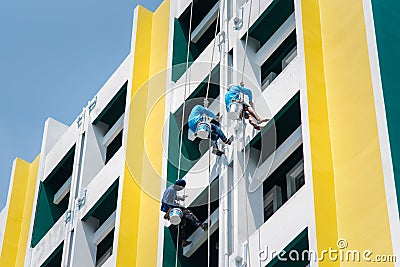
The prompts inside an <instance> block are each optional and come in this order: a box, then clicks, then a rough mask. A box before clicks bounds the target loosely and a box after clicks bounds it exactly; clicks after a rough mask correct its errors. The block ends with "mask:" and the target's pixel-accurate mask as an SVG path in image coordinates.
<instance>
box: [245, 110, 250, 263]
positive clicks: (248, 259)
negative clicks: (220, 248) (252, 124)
mask: <svg viewBox="0 0 400 267" xmlns="http://www.w3.org/2000/svg"><path fill="white" fill-rule="evenodd" d="M245 123H246V121H245V117H244V116H243V178H244V184H245V196H247V199H246V203H245V206H246V242H247V251H246V252H245V253H247V254H248V255H249V256H250V242H249V214H248V213H249V212H248V196H249V195H248V194H249V190H248V187H247V175H246V139H245V131H246V124H245ZM243 256H244V255H243ZM247 261H248V266H249V267H251V263H250V262H251V259H250V257H247Z"/></svg>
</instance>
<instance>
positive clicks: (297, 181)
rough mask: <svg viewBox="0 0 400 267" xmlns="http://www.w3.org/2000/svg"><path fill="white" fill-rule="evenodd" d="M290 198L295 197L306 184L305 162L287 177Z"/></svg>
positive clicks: (292, 170)
mask: <svg viewBox="0 0 400 267" xmlns="http://www.w3.org/2000/svg"><path fill="white" fill-rule="evenodd" d="M286 183H287V194H288V197H291V196H293V195H294V194H295V193H296V192H297V191H298V190H299V189H300V188H301V187H302V186H303V185H304V183H305V181H304V162H303V159H302V160H300V162H299V163H297V164H296V165H295V166H294V167H293V168H292V169H291V170H290V171H289V172H288V173H287V175H286Z"/></svg>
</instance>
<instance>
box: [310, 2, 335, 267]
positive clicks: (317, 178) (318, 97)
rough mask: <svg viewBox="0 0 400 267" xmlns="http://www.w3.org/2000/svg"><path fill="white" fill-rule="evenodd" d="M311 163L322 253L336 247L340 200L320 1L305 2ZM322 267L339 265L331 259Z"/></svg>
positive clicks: (317, 229)
mask: <svg viewBox="0 0 400 267" xmlns="http://www.w3.org/2000/svg"><path fill="white" fill-rule="evenodd" d="M302 18H303V21H302V25H303V32H304V36H303V37H304V54H305V63H306V83H307V101H308V114H309V128H310V139H311V140H310V147H311V164H312V177H313V188H314V207H315V220H316V235H317V247H318V252H319V254H321V252H322V250H324V249H326V248H329V247H336V242H337V240H338V230H337V224H336V216H337V214H336V200H335V191H334V175H333V164H332V151H331V145H330V140H331V136H330V132H329V119H328V107H327V95H326V84H325V70H324V62H323V51H322V35H321V21H320V16H319V3H318V0H310V1H302ZM320 266H321V267H323V266H339V263H338V262H337V263H333V262H331V261H329V260H323V261H321V262H320Z"/></svg>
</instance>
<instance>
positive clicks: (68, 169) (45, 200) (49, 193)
mask: <svg viewBox="0 0 400 267" xmlns="http://www.w3.org/2000/svg"><path fill="white" fill-rule="evenodd" d="M74 155H75V145H74V146H73V147H72V148H71V149H70V150H69V151H68V152H67V154H66V155H65V156H64V158H63V159H62V160H61V161H60V163H59V164H58V165H57V166H56V167H55V168H54V169H53V171H52V172H51V173H50V174H49V176H47V178H46V179H45V180H44V181H43V182H40V185H39V193H38V194H39V195H38V200H37V203H36V213H35V221H34V224H33V231H32V240H31V247H35V246H36V245H37V244H38V243H39V241H40V240H41V239H42V238H43V237H44V236H45V235H46V233H47V232H48V231H49V230H50V229H51V227H53V225H54V224H55V223H56V222H57V221H58V220H59V219H60V217H61V216H62V215H63V214H64V213H65V212H66V211H67V209H68V204H69V195H70V194H69V190H70V184H68V181H70V179H71V176H72V171H73V167H74ZM64 187H65V188H66V190H65V193H66V192H68V193H66V194H62V195H63V197H62V198H61V199H59V200H57V201H55V196H56V195H59V194H57V193H58V192H59V190H60V189H62V188H64ZM56 203H57V204H56Z"/></svg>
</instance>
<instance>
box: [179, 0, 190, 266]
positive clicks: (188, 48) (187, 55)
mask: <svg viewBox="0 0 400 267" xmlns="http://www.w3.org/2000/svg"><path fill="white" fill-rule="evenodd" d="M193 5H194V3H193V0H191V2H190V19H189V38H188V44H187V53H186V71H185V91H184V93H183V108H182V123H181V127H182V128H181V132H180V142H179V160H178V179H177V180H179V179H180V176H181V161H182V142H183V125H184V122H185V120H184V119H185V109H186V88H187V83H188V68H189V55H190V42H191V35H192V18H193ZM185 192H186V190H184V194H185ZM183 205H185V199H184V200H183ZM177 228H178V234H177V235H176V254H175V267H178V252H179V231H180V229H179V225H178V227H177Z"/></svg>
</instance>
